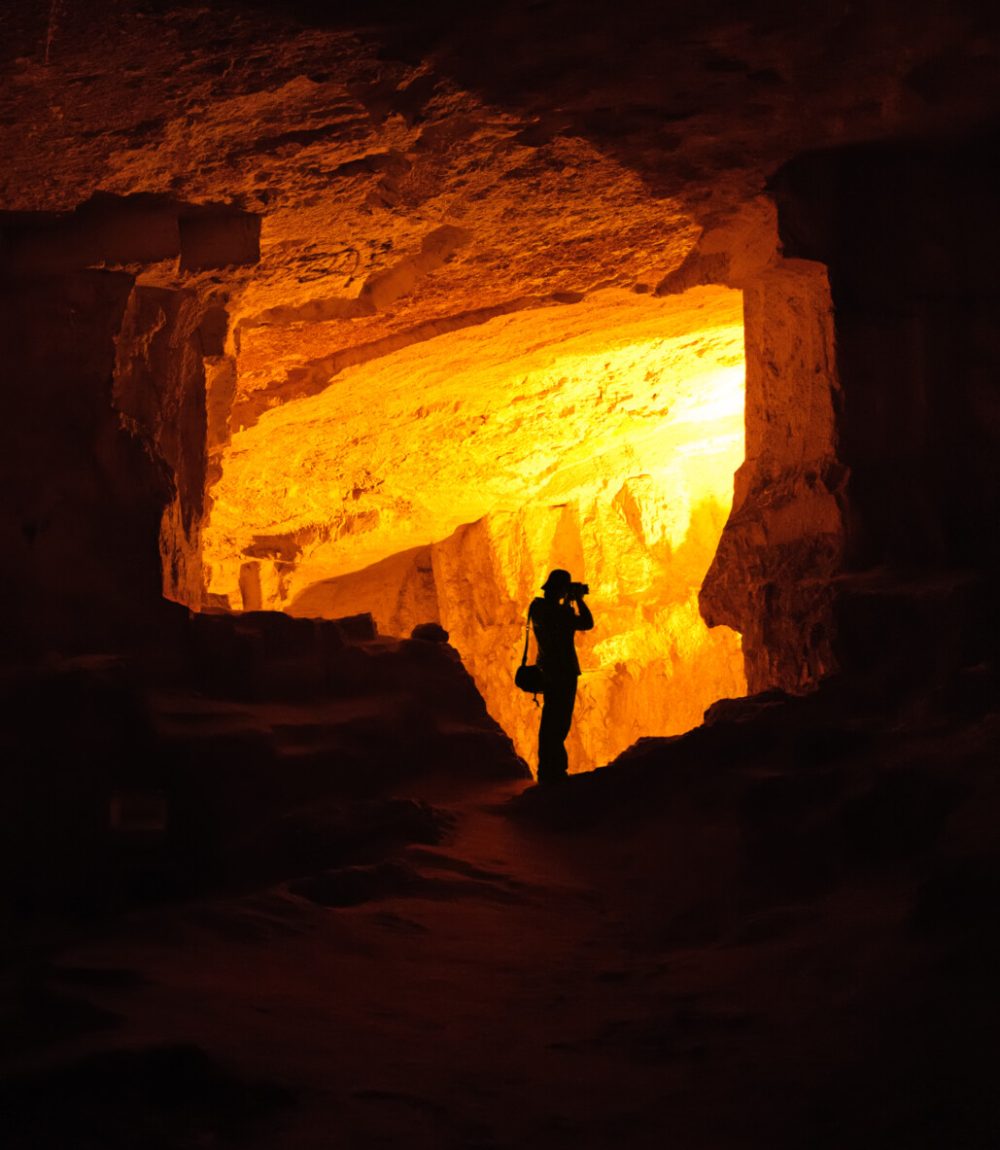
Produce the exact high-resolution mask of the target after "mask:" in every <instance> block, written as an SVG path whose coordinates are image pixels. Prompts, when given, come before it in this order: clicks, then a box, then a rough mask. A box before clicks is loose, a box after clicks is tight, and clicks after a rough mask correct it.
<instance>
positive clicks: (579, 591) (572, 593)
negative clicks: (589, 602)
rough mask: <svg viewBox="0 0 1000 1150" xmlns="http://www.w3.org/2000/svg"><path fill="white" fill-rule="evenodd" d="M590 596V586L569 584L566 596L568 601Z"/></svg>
mask: <svg viewBox="0 0 1000 1150" xmlns="http://www.w3.org/2000/svg"><path fill="white" fill-rule="evenodd" d="M589 594H590V584H588V583H570V585H569V589H568V590H567V592H566V596H567V598H569V599H582V598H583V596H584V595H589Z"/></svg>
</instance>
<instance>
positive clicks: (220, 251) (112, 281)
mask: <svg viewBox="0 0 1000 1150" xmlns="http://www.w3.org/2000/svg"><path fill="white" fill-rule="evenodd" d="M259 230H260V225H259V219H258V218H257V217H255V216H253V215H252V214H251V213H247V212H243V211H241V210H239V209H232V208H229V207H228V206H226V205H190V204H183V203H180V202H178V201H176V200H173V199H171V198H169V197H165V196H145V195H137V196H124V197H121V196H110V195H103V194H97V195H95V196H93V197H91V198H90V199H89V200H87V201H86V202H85V203H83V204H81V205H79V206H78V207H77V208H76V209H75V210H74V211H71V212H56V213H49V212H19V213H0V300H2V315H0V325H2V326H0V347H2V349H3V370H4V376H5V379H4V383H5V401H6V409H7V418H6V419H5V421H4V425H3V433H2V434H3V439H4V443H3V451H2V456H3V462H2V469H3V470H2V476H3V489H4V495H5V502H6V511H7V513H6V515H5V516H4V517H3V536H2V540H0V542H2V545H3V550H4V556H5V561H4V564H3V572H2V578H3V590H4V592H5V600H4V601H5V603H7V604H9V605H11V606H15V605H16V611H15V612H13V616H14V617H13V618H12V619H11V620H10V623H9V627H10V630H11V632H12V636H11V638H12V642H11V643H10V645H9V647H8V649H9V650H10V651H11V652H12V653H16V654H21V655H24V656H26V657H32V656H35V655H38V654H40V653H42V652H45V651H61V652H72V651H77V650H120V649H122V648H123V647H127V646H129V645H130V644H132V643H133V642H135V641H140V640H142V639H143V637H144V636H147V635H150V636H152V635H155V634H156V633H158V629H159V627H160V626H161V624H162V622H163V620H164V619H165V618H166V617H167V615H168V614H169V611H168V610H167V609H166V608H165V606H164V598H163V596H164V594H166V595H167V596H169V597H170V598H173V599H176V600H178V601H180V602H183V603H186V604H188V605H190V606H200V603H201V584H202V576H201V560H200V538H199V533H200V526H201V521H202V518H203V514H204V504H205V495H204V492H205V485H206V475H207V473H208V457H207V449H208V438H207V436H208V429H209V425H210V424H211V426H212V430H213V434H214V435H215V438H216V439H217V440H220V441H221V440H224V438H225V436H226V434H227V429H226V423H227V419H228V402H227V399H226V396H227V394H228V395H229V396H230V397H231V393H232V388H231V387H230V388H229V389H228V392H227V389H226V387H225V379H226V372H225V370H224V366H220V365H225V363H226V362H227V361H226V356H225V354H224V353H225V338H226V330H227V324H226V312H225V308H224V307H223V306H222V305H221V303H220V301H219V300H218V299H217V298H216V296H217V295H218V292H217V290H216V289H215V287H214V285H213V284H212V283H211V282H208V283H198V282H197V281H192V282H191V284H190V286H183V285H180V284H177V285H175V286H169V287H167V286H160V285H157V284H155V283H144V282H140V280H141V277H142V276H143V275H144V274H145V273H146V271H147V269H148V268H149V267H163V266H165V267H167V268H168V273H167V278H168V279H170V278H173V279H176V275H175V272H176V269H178V268H179V269H188V270H203V269H205V268H215V267H218V266H223V265H227V266H228V265H229V264H242V263H246V262H248V261H252V260H254V259H256V258H257V254H258V247H259ZM206 363H207V364H209V365H210V367H211V370H210V372H209V376H210V379H211V381H212V388H213V397H214V404H212V403H210V402H209V398H208V385H207V383H206V369H205V365H206ZM220 396H221V397H222V399H221V400H220V398H219V397H220ZM220 406H223V407H225V408H226V414H225V415H223V414H220V412H219V411H218V410H217V409H218V408H219V407H220Z"/></svg>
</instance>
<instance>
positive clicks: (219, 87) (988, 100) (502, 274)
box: [0, 0, 1000, 532]
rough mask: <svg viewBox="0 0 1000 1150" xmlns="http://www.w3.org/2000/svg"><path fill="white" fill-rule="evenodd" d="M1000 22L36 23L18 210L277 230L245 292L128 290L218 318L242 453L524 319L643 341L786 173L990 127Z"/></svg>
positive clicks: (10, 100)
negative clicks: (343, 390) (636, 331)
mask: <svg viewBox="0 0 1000 1150" xmlns="http://www.w3.org/2000/svg"><path fill="white" fill-rule="evenodd" d="M996 22H997V17H996V15H995V14H992V15H991V14H984V13H983V11H981V10H980V6H976V5H972V4H969V5H963V4H951V5H941V4H934V3H926V2H924V3H919V2H918V3H909V4H902V3H898V2H896V0H890V2H886V3H880V4H873V5H852V4H846V5H830V6H824V7H823V8H819V7H816V6H805V5H802V4H800V3H763V2H756V3H749V4H736V3H728V2H715V3H706V4H700V5H676V6H670V5H648V4H640V3H635V2H633V0H624V2H623V3H619V4H615V5H611V4H606V3H575V4H569V3H563V2H560V0H555V2H552V3H530V4H529V3H526V2H523V0H522V2H514V3H501V4H498V5H495V6H490V7H489V8H488V9H484V10H475V6H470V5H460V4H445V5H443V6H438V7H427V6H420V7H419V10H418V7H417V6H414V5H409V4H404V3H387V2H376V3H373V4H362V3H345V4H330V5H322V4H307V3H300V4H284V5H282V4H277V5H270V6H265V5H263V4H251V3H235V2H228V3H222V2H204V3H200V4H171V3H163V2H152V0H97V2H96V3H93V4H86V5H85V4H76V3H71V2H70V0H54V2H53V3H52V4H40V3H30V4H29V3H21V2H15V3H12V4H8V5H5V6H4V9H3V12H2V13H0V66H2V71H3V83H2V86H0V149H2V154H3V155H4V158H5V163H4V164H3V166H2V168H0V210H2V211H4V212H17V213H27V212H50V213H51V212H57V213H58V212H69V211H71V210H73V209H74V208H76V207H77V206H78V205H80V204H82V203H85V202H86V201H87V200H88V199H89V198H90V197H91V196H93V195H94V194H95V193H97V192H100V193H106V194H110V195H112V196H120V197H124V196H130V195H135V194H137V193H154V194H156V195H159V196H161V197H164V198H166V199H172V200H175V201H177V202H178V203H185V204H228V205H234V206H237V207H239V208H240V209H242V210H244V211H247V212H252V213H254V214H255V215H256V216H258V217H259V218H260V221H261V231H260V257H259V260H258V261H257V262H254V263H253V264H252V265H250V266H242V267H237V266H228V267H218V268H213V269H208V270H202V271H181V270H179V267H178V262H177V260H176V259H170V260H164V261H163V262H161V263H154V264H149V263H146V264H143V265H141V266H140V265H136V266H127V267H126V269H125V270H128V271H130V272H131V273H132V274H134V275H135V276H136V277H137V279H138V282H139V283H140V284H143V283H144V284H149V285H154V286H159V287H167V288H188V289H192V290H194V291H196V292H197V293H199V294H200V295H201V296H202V297H203V298H204V299H206V300H208V301H214V302H217V303H220V304H222V305H224V307H225V308H226V311H227V314H228V327H227V336H226V343H225V351H226V353H227V355H228V356H229V357H230V361H231V362H232V363H233V364H234V365H235V368H236V371H235V391H234V393H233V396H232V405H231V420H230V428H229V432H227V434H229V433H231V434H233V435H234V436H238V435H239V434H241V433H243V432H248V431H250V430H251V429H253V428H254V427H255V426H256V425H258V424H259V423H260V421H261V420H262V418H264V416H265V415H267V414H269V413H271V412H272V410H273V409H275V408H278V407H281V406H283V405H288V404H306V405H308V404H309V403H310V402H311V401H312V400H313V399H314V398H315V397H317V396H319V395H320V394H321V393H323V392H325V391H326V390H328V389H329V388H330V387H331V384H332V383H334V382H335V381H336V380H338V379H339V378H340V377H341V376H342V374H343V373H344V372H345V371H349V370H351V369H356V368H357V367H358V366H359V365H364V364H366V363H371V362H373V361H380V360H385V361H386V362H387V363H389V362H390V361H392V357H394V356H399V354H400V353H401V352H403V351H404V350H405V349H406V348H412V347H416V346H419V345H421V344H426V343H428V342H430V341H434V340H439V339H440V338H441V337H449V336H451V335H452V334H453V333H461V332H465V331H467V330H468V329H475V328H483V329H484V330H485V329H486V327H487V326H488V325H490V324H495V323H496V322H497V321H498V320H499V319H502V318H503V317H508V316H512V315H516V314H519V313H527V312H533V311H542V310H545V311H547V312H553V313H554V312H556V311H558V310H560V309H562V310H563V311H565V313H566V315H567V316H568V315H569V313H570V311H572V309H573V308H575V307H579V306H580V305H581V304H582V303H583V304H585V303H587V301H596V303H595V306H594V312H593V314H594V315H603V316H604V317H605V319H606V320H607V322H608V323H609V324H611V325H612V326H613V325H614V323H616V322H618V321H617V320H616V319H615V317H616V316H618V317H620V318H621V322H622V323H623V324H624V325H626V327H627V326H628V324H630V323H632V322H633V321H634V313H633V311H631V310H630V309H629V308H627V307H621V308H617V309H615V308H607V307H605V305H604V303H603V302H602V301H605V300H607V299H611V298H615V299H619V300H620V299H622V298H624V293H632V294H633V295H634V296H635V297H640V296H641V297H648V298H650V299H655V298H656V297H657V296H658V294H662V292H664V291H666V290H667V289H666V287H665V286H664V285H665V283H666V281H667V279H668V277H669V276H670V274H671V273H672V272H674V271H675V270H676V269H678V268H679V267H681V265H682V264H684V261H685V260H686V259H687V258H688V257H689V255H690V254H691V252H692V250H693V249H694V248H695V246H696V244H697V243H698V240H699V237H700V236H702V235H703V234H704V232H705V230H706V229H709V228H713V227H718V226H720V225H725V224H726V222H727V220H730V219H732V218H737V217H738V213H739V212H741V211H744V212H745V211H746V210H747V205H752V204H753V203H754V198H755V197H757V196H759V194H760V193H761V191H762V190H763V189H764V188H765V187H766V181H767V178H768V175H769V174H770V173H771V172H772V171H773V170H774V169H775V168H776V167H777V166H778V165H779V164H781V163H782V162H784V161H785V160H786V159H788V158H789V157H791V156H792V155H794V154H796V153H798V152H801V151H803V150H805V149H809V148H816V147H823V146H829V145H833V144H842V143H849V142H857V141H866V140H877V139H880V138H885V137H889V136H896V137H898V136H901V135H902V136H905V135H933V134H935V133H954V132H955V131H960V130H973V129H975V128H977V127H979V126H981V124H982V123H983V122H984V120H986V119H989V117H991V116H992V114H993V109H995V108H996V107H997V106H998V100H1000V80H998V76H1000V69H998V68H997V67H996V64H997V59H996V55H997V53H996V42H997V41H996V35H995V32H996V27H995V25H996ZM658 287H659V288H660V289H661V292H660V293H658V292H657V288H658ZM608 293H619V295H617V296H613V295H608ZM579 324H580V320H579V319H575V320H572V321H570V320H567V321H566V324H565V325H562V326H569V327H573V326H574V325H579ZM559 328H560V323H559V321H558V320H556V321H553V320H549V321H547V323H546V324H542V325H541V326H540V327H539V328H538V329H537V330H539V331H540V330H543V329H544V330H546V331H549V332H551V333H552V340H553V342H554V343H555V342H558V340H559V339H561V338H562V336H561V335H560V333H559ZM609 339H610V340H611V342H615V337H613V336H612V335H609ZM617 342H618V343H619V344H620V343H622V339H621V338H619V339H618V341H617ZM459 350H460V348H459ZM590 350H591V351H593V352H594V353H595V354H596V350H597V349H596V348H591V349H590ZM484 354H485V353H484ZM393 362H394V361H393ZM377 391H378V383H377V379H375V380H374V381H373V382H372V384H371V388H370V395H371V401H372V403H373V404H377V402H378V396H377ZM302 410H303V412H304V418H310V417H311V416H312V414H314V413H315V411H316V410H317V409H316V408H315V407H309V406H305V407H303V408H302ZM329 418H330V419H331V420H336V419H337V418H338V416H337V414H336V412H331V414H330V417H329ZM274 426H277V425H276V424H275V425H274ZM230 458H231V457H230ZM216 462H217V463H219V460H217V461H216ZM225 467H226V460H224V459H223V460H222V461H221V471H222V473H224V472H225ZM218 473H219V468H218V467H217V468H216V475H218ZM221 506H222V505H221V503H220V508H221ZM289 517H290V515H289V513H287V509H285V510H284V511H282V512H281V513H280V514H279V513H278V512H277V511H276V512H275V515H274V516H273V518H272V519H271V520H268V521H267V522H260V523H254V524H251V525H249V526H248V529H247V530H248V531H251V532H252V531H253V530H257V531H267V530H280V528H281V524H283V523H287V521H288V519H289Z"/></svg>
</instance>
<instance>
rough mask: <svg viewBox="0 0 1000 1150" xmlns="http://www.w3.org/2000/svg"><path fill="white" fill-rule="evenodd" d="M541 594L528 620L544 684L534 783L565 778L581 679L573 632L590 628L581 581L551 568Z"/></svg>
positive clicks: (587, 590) (550, 781)
mask: <svg viewBox="0 0 1000 1150" xmlns="http://www.w3.org/2000/svg"><path fill="white" fill-rule="evenodd" d="M542 590H543V591H544V592H545V597H544V598H542V599H535V600H533V601H532V604H531V607H530V608H529V610H528V618H529V620H530V621H531V625H532V628H533V629H534V632H535V641H536V642H537V644H538V665H539V667H541V668H542V672H543V674H544V680H545V692H544V694H543V696H542V699H543V704H542V721H541V725H540V726H539V728H538V782H539V783H540V784H543V785H547V784H549V783H554V782H558V781H559V780H560V779H564V778H565V777H566V773H567V769H568V766H569V764H568V760H567V758H566V747H565V746H564V743H565V741H566V736H567V735H568V734H569V729H570V726H571V724H572V722H573V706H574V704H575V703H576V684H577V679H578V678H579V676H580V660H579V659H578V658H577V657H576V645H575V644H576V632H577V631H589V630H591V628H592V627H593V626H594V616H593V615H591V613H590V608H589V607H588V606H587V604H586V603H584V601H583V597H584V596H585V595H587V594H588V593H589V591H590V588H589V587H588V586H587V585H586V583H574V582H573V580H572V577H571V576H570V573H569V572H568V571H563V570H562V569H560V568H556V570H555V571H552V572H550V573H549V577H548V579H546V580H545V583H544V584H543V585H542Z"/></svg>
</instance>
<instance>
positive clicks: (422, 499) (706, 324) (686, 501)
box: [203, 288, 745, 769]
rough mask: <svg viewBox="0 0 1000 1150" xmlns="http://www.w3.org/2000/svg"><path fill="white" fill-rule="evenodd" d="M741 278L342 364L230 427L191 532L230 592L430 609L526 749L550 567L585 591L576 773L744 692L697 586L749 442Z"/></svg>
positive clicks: (325, 608) (346, 608) (550, 314)
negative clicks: (562, 570)
mask: <svg viewBox="0 0 1000 1150" xmlns="http://www.w3.org/2000/svg"><path fill="white" fill-rule="evenodd" d="M741 308H742V303H741V297H740V293H738V292H735V291H730V290H726V289H721V288H697V289H694V290H692V291H690V292H688V293H686V294H685V295H683V296H678V297H671V298H668V299H656V298H652V297H649V296H644V295H636V294H635V293H627V292H621V291H606V292H602V293H597V294H596V295H595V296H594V297H592V298H591V299H588V300H587V301H585V302H581V303H576V304H573V305H567V306H561V307H551V308H546V309H537V310H533V311H531V312H528V313H525V314H522V315H519V316H509V317H500V318H497V319H495V320H493V321H491V322H490V323H487V324H485V325H481V326H479V327H477V328H476V329H475V330H472V331H466V332H460V333H454V334H452V335H450V336H448V337H441V338H439V339H437V340H431V341H427V342H424V343H422V344H420V345H418V346H416V347H411V348H407V349H404V350H402V351H400V352H398V353H396V354H395V355H392V356H387V357H384V358H382V359H380V360H378V361H376V362H372V363H370V364H366V365H362V366H360V367H358V368H356V369H353V370H349V371H345V372H344V373H342V374H341V376H339V377H338V379H337V380H336V381H334V382H333V383H332V384H331V386H330V387H328V388H327V389H326V390H325V391H324V392H323V393H322V394H321V395H318V396H316V397H312V398H308V399H303V400H300V401H297V402H291V403H287V404H285V405H284V406H283V407H282V408H280V409H278V410H275V411H273V412H269V413H267V414H265V415H264V416H263V417H262V418H261V419H260V421H259V422H258V423H257V424H256V425H255V426H253V427H252V428H249V429H247V430H244V431H241V432H237V433H236V434H235V435H234V436H233V439H232V442H231V444H230V446H229V447H228V448H227V449H226V451H225V452H224V454H223V456H222V459H221V479H220V480H219V482H218V483H217V484H216V485H215V487H214V488H213V489H212V499H213V503H212V512H211V518H210V520H209V522H208V524H207V526H206V528H205V531H204V536H203V539H204V559H205V564H206V568H207V570H208V571H209V573H210V574H209V577H210V582H209V584H208V588H209V592H210V593H211V594H212V595H213V596H215V597H216V599H215V601H216V602H220V603H225V604H226V605H228V606H229V607H230V608H231V609H240V608H247V609H250V608H259V607H261V606H263V607H265V608H270V609H279V610H288V611H291V612H292V613H295V614H303V615H324V616H328V617H336V616H338V615H344V614H351V613H353V612H355V611H359V610H371V611H372V612H373V613H374V615H375V617H376V620H377V621H378V623H379V627H380V629H381V630H382V631H384V632H387V633H390V634H407V633H409V631H410V630H411V629H412V627H413V626H414V625H415V624H417V623H420V622H426V621H431V620H433V621H439V622H441V623H442V624H443V625H444V626H445V627H446V629H447V630H448V631H449V632H450V633H451V636H452V642H453V643H454V644H455V645H456V646H457V647H458V649H459V650H460V651H461V653H462V656H463V659H464V660H465V662H466V664H467V666H468V667H469V669H470V671H471V672H472V674H473V675H474V677H475V679H476V681H477V683H478V685H479V687H480V689H481V690H482V692H483V694H484V696H485V697H486V699H487V703H488V705H489V707H490V710H491V712H492V713H493V714H494V716H495V717H496V718H498V719H499V720H500V721H501V723H502V724H503V725H504V727H505V729H507V730H508V731H509V732H510V733H511V734H512V736H513V737H514V738H515V741H516V743H517V746H518V749H519V751H520V752H521V754H522V755H523V756H524V757H525V758H528V759H529V760H530V761H533V760H534V752H533V749H532V745H533V741H534V738H535V732H536V727H537V711H536V710H535V708H534V707H533V705H532V703H531V700H530V699H528V698H527V697H525V696H521V695H519V694H518V693H517V692H516V691H514V689H513V687H512V673H513V668H514V666H515V665H516V663H517V661H518V659H519V656H520V643H521V641H522V639H521V637H522V634H523V619H524V614H525V611H526V609H527V606H528V604H529V603H530V601H531V599H532V598H533V597H534V596H535V595H536V594H538V589H539V587H540V584H541V583H542V582H543V580H544V577H545V574H546V572H547V571H548V570H549V569H550V568H552V567H557V566H558V567H566V568H568V569H570V570H571V571H572V572H573V573H574V575H575V576H576V577H578V578H580V579H583V580H586V581H587V582H589V584H590V585H591V588H592V598H591V603H592V607H593V609H594V612H595V614H596V616H597V618H598V626H597V627H596V628H595V630H594V632H593V633H591V634H590V635H587V636H581V637H580V639H579V648H580V652H581V661H582V665H583V669H584V675H583V679H582V682H581V690H580V700H579V704H578V711H577V722H576V726H575V729H574V732H573V735H572V737H571V742H570V750H571V756H572V760H573V764H574V766H575V767H576V769H583V768H589V767H592V766H594V765H598V764H600V763H603V762H607V761H610V760H611V759H612V758H614V757H615V756H616V755H617V754H618V753H619V752H620V751H622V750H623V749H624V748H625V747H627V746H629V745H630V744H631V743H632V742H634V741H635V739H636V738H638V737H640V736H642V735H650V734H672V733H677V732H680V731H683V730H687V729H689V728H690V727H692V726H694V725H696V724H697V723H698V722H700V721H701V716H702V714H703V712H704V710H705V708H706V707H707V706H708V705H709V704H710V703H711V702H713V701H714V700H715V699H717V698H719V697H720V696H722V695H736V694H742V693H744V691H745V680H744V677H743V668H742V655H741V651H740V642H739V636H738V635H737V634H735V633H734V632H732V631H730V630H729V629H728V628H719V629H718V630H716V631H714V632H709V631H708V629H707V627H706V626H705V624H704V622H703V621H702V619H701V617H700V615H699V611H698V605H697V593H698V589H699V587H700V585H701V582H702V579H703V578H704V574H705V572H706V570H707V569H708V565H709V564H710V562H711V560H712V557H713V555H714V553H715V549H716V546H717V543H718V538H719V534H720V532H721V529H722V525H723V523H724V522H725V518H726V515H727V513H728V510H729V504H730V502H731V499H732V486H733V473H734V471H735V470H736V468H737V467H738V466H739V464H740V462H741V460H742V457H743V374H744V369H743V339H742V316H741Z"/></svg>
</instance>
